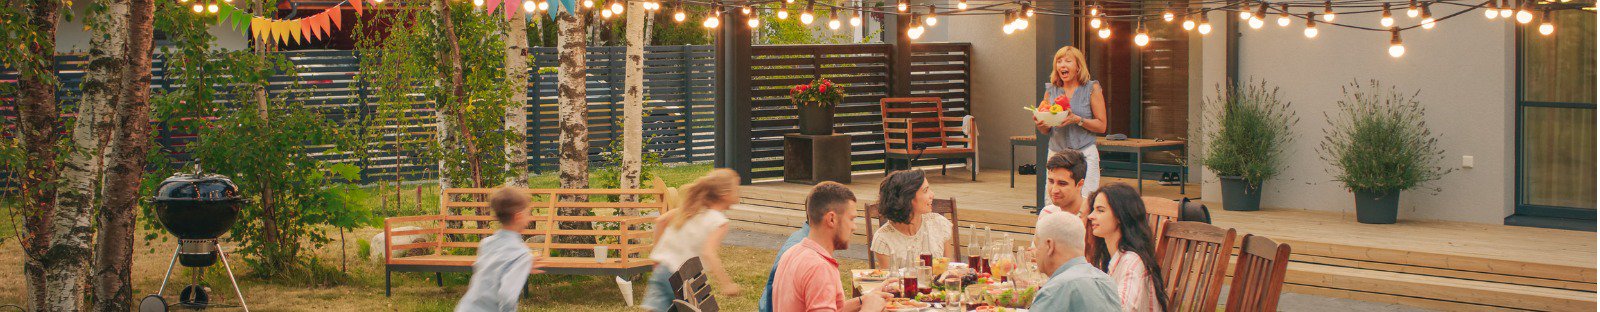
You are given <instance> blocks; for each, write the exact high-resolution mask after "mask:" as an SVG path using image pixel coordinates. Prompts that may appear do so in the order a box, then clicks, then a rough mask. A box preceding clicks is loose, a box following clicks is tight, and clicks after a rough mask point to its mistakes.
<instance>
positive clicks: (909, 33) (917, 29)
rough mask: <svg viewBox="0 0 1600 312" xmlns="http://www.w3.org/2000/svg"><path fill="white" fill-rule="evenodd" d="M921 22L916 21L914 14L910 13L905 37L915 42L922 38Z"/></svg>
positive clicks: (916, 17)
mask: <svg viewBox="0 0 1600 312" xmlns="http://www.w3.org/2000/svg"><path fill="white" fill-rule="evenodd" d="M922 31H923V29H922V21H920V20H918V16H917V14H916V13H911V27H910V28H906V37H910V38H911V40H916V39H917V38H921V37H922Z"/></svg>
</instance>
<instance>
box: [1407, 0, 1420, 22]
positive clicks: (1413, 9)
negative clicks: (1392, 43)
mask: <svg viewBox="0 0 1600 312" xmlns="http://www.w3.org/2000/svg"><path fill="white" fill-rule="evenodd" d="M1421 15H1422V8H1420V7H1417V0H1411V3H1409V4H1406V17H1410V18H1417V16H1421Z"/></svg>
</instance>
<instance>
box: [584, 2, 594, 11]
mask: <svg viewBox="0 0 1600 312" xmlns="http://www.w3.org/2000/svg"><path fill="white" fill-rule="evenodd" d="M583 8H585V9H593V8H594V0H583Z"/></svg>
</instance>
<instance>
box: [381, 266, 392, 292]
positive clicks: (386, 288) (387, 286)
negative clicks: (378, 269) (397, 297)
mask: <svg viewBox="0 0 1600 312" xmlns="http://www.w3.org/2000/svg"><path fill="white" fill-rule="evenodd" d="M393 277H394V271H389V268H387V267H385V268H383V297H384V298H388V297H389V296H390V295H393V294H392V293H391V292H392V286H393V284H391V281H390V279H392V278H393Z"/></svg>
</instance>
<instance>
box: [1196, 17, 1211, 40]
mask: <svg viewBox="0 0 1600 312" xmlns="http://www.w3.org/2000/svg"><path fill="white" fill-rule="evenodd" d="M1195 30H1198V31H1200V34H1201V35H1205V34H1210V33H1211V18H1209V17H1206V13H1205V12H1201V13H1200V25H1199V26H1195Z"/></svg>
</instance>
